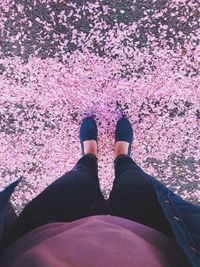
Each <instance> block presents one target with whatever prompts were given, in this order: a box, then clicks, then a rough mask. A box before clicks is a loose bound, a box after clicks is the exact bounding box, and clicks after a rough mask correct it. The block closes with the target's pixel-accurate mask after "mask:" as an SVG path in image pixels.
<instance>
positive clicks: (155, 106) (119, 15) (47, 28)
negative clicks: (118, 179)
mask: <svg viewBox="0 0 200 267" xmlns="http://www.w3.org/2000/svg"><path fill="white" fill-rule="evenodd" d="M199 8H200V7H199V1H198V0H133V1H129V0H123V1H108V0H103V1H81V0H80V1H74V0H73V1H58V0H57V1H55V0H54V1H52V0H51V1H50V0H49V1H48V0H34V1H33V0H29V1H27V0H15V1H11V0H10V1H9V0H2V1H1V4H0V107H1V108H0V146H1V152H0V162H1V163H0V174H1V180H0V185H1V187H4V186H5V185H7V184H8V183H10V182H11V181H13V180H15V178H16V177H19V176H21V175H22V176H24V177H25V179H24V180H23V181H22V182H21V184H20V186H18V188H17V190H16V192H15V193H14V194H13V196H12V202H13V204H14V207H15V209H16V211H17V212H18V213H19V212H21V210H22V208H23V207H24V206H25V205H26V204H27V203H28V202H29V201H30V200H31V199H32V198H34V197H35V196H36V195H37V194H38V193H39V192H41V191H42V190H43V189H44V188H45V187H46V186H47V185H48V184H50V183H51V182H52V181H54V180H55V179H56V178H58V177H59V176H61V175H62V174H63V173H64V172H66V171H67V170H69V169H71V168H72V167H73V166H74V164H75V163H76V161H77V160H78V159H79V157H80V155H81V151H80V144H79V127H80V123H81V120H82V119H83V118H84V117H85V116H87V115H92V114H93V115H95V116H96V120H97V125H98V129H99V178H100V185H101V189H102V192H103V194H104V196H105V197H106V198H107V197H108V195H109V192H110V190H111V188H112V182H113V179H114V171H113V153H114V129H115V125H116V122H117V120H118V118H119V117H120V116H121V114H122V113H125V114H127V115H128V117H129V119H130V121H131V122H132V124H133V127H134V132H135V142H134V145H133V147H132V151H133V153H132V156H133V159H134V160H135V161H136V162H137V163H138V164H139V165H140V166H141V167H143V168H144V169H145V171H147V172H148V173H150V174H152V175H154V176H156V178H157V179H159V180H160V181H162V182H163V183H164V184H165V185H167V186H168V187H170V188H171V189H172V190H173V191H174V192H175V193H178V194H179V195H180V196H182V197H183V198H184V199H186V200H188V201H190V202H192V203H200V87H199V86H198V85H199V74H198V69H199V61H200V53H199V51H200V47H199V43H198V34H199V25H198V9H199Z"/></svg>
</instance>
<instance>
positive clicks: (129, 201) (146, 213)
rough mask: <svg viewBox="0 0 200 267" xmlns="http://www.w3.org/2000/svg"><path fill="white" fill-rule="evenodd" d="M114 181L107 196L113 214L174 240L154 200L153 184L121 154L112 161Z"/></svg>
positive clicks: (137, 167) (152, 178)
mask: <svg viewBox="0 0 200 267" xmlns="http://www.w3.org/2000/svg"><path fill="white" fill-rule="evenodd" d="M114 166H115V180H114V183H113V188H112V190H111V193H110V197H109V209H110V211H111V214H112V215H115V216H119V217H124V218H127V219H130V220H133V221H136V222H138V223H141V224H144V225H147V226H149V227H151V228H154V229H156V230H159V231H160V232H163V233H165V234H167V235H169V236H171V237H174V234H173V231H172V229H171V226H170V224H169V223H168V221H167V219H166V218H165V215H164V213H163V211H162V208H161V206H160V204H159V202H158V200H157V196H156V192H155V189H154V186H153V183H156V179H155V178H154V177H152V176H150V175H149V174H147V173H145V172H144V171H143V170H142V169H141V168H140V167H139V166H138V165H137V164H136V163H135V162H134V161H133V159H132V158H131V157H129V156H126V155H120V156H118V157H117V158H116V160H115V161H114Z"/></svg>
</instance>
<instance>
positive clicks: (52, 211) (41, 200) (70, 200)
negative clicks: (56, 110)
mask: <svg viewBox="0 0 200 267" xmlns="http://www.w3.org/2000/svg"><path fill="white" fill-rule="evenodd" d="M97 214H108V213H107V206H106V203H105V199H104V196H103V194H102V192H101V190H100V187H99V179H98V165H97V158H96V157H95V156H93V155H92V154H86V155H84V156H83V157H82V158H81V159H79V161H78V162H77V164H76V165H75V166H74V167H73V168H72V170H71V171H68V172H66V173H65V174H64V175H63V176H61V177H60V178H58V179H57V180H56V181H54V182H53V183H52V184H50V185H49V186H48V187H47V188H46V189H44V190H43V191H42V192H41V193H40V194H39V195H38V196H37V197H36V198H34V199H33V200H32V201H31V202H30V203H28V204H27V206H26V207H25V208H24V209H23V211H22V212H21V213H20V215H19V217H18V219H17V220H16V222H15V224H14V225H13V227H12V229H11V230H10V232H9V233H8V237H7V242H8V243H7V244H9V243H11V242H13V241H14V240H16V239H18V238H19V237H20V236H22V235H24V234H25V233H27V232H29V231H30V230H32V229H34V228H36V227H39V226H41V225H43V224H47V223H50V222H57V221H66V222H70V221H74V220H77V219H80V218H84V217H87V216H91V215H97Z"/></svg>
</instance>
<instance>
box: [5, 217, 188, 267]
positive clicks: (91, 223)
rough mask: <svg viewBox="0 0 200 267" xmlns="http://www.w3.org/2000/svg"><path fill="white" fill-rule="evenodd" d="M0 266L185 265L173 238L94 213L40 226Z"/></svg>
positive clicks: (134, 224)
mask: <svg viewBox="0 0 200 267" xmlns="http://www.w3.org/2000/svg"><path fill="white" fill-rule="evenodd" d="M2 259H3V263H2V264H1V267H106V266H109V267H134V266H135V267H179V266H181V267H186V266H187V267H188V266H191V265H188V263H187V262H188V261H187V258H186V256H185V254H184V253H183V252H182V250H181V249H180V247H179V246H178V244H177V243H176V241H175V240H174V239H171V238H169V237H168V236H166V235H164V234H162V233H160V232H159V231H157V230H154V229H152V228H150V227H147V226H144V225H142V224H139V223H136V222H133V221H131V220H128V219H125V218H121V217H117V216H111V215H96V216H90V217H85V218H82V219H79V220H76V221H73V222H69V223H67V222H58V223H49V224H46V225H43V226H40V227H38V228H36V229H34V230H32V231H30V232H29V233H27V234H26V235H24V236H23V237H21V238H20V239H18V240H17V241H16V242H15V243H13V244H12V245H11V246H10V247H9V248H8V249H7V250H6V251H5V253H4V255H3V258H2Z"/></svg>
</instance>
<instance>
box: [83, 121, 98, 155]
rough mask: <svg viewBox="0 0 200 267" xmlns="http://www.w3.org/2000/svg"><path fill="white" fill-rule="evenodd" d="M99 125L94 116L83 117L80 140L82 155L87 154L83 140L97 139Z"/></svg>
mask: <svg viewBox="0 0 200 267" xmlns="http://www.w3.org/2000/svg"><path fill="white" fill-rule="evenodd" d="M97 134H98V132H97V125H96V121H95V119H93V118H92V117H86V118H85V119H83V121H82V123H81V128H80V142H81V149H82V155H85V152H84V147H83V142H84V141H86V140H95V141H97Z"/></svg>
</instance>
